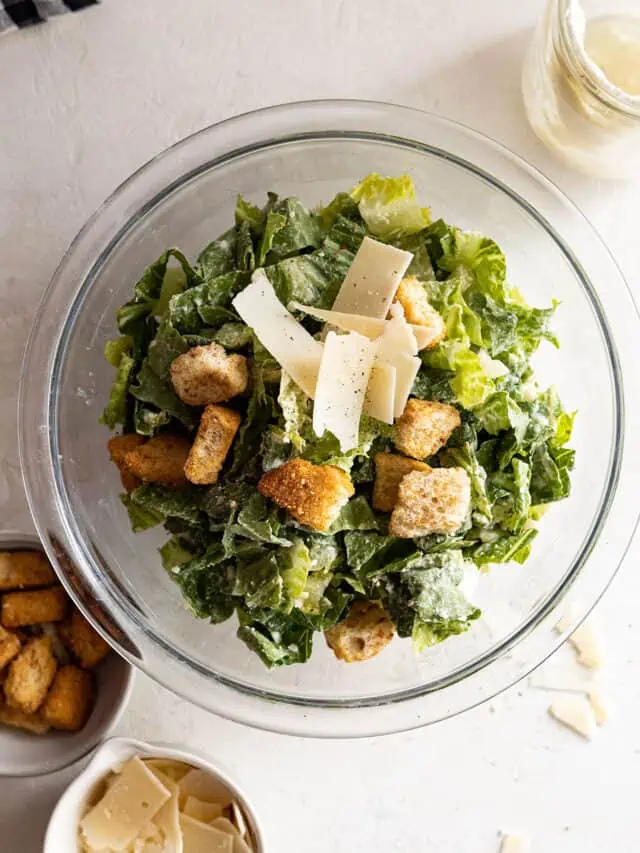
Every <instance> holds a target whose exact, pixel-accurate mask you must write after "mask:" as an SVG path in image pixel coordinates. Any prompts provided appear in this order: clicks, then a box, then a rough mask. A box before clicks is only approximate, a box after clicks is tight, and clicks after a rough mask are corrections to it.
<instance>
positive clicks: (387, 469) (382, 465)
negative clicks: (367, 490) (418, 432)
mask: <svg viewBox="0 0 640 853" xmlns="http://www.w3.org/2000/svg"><path fill="white" fill-rule="evenodd" d="M374 462H375V466H376V479H375V482H374V484H373V500H372V503H373V508H374V509H377V510H380V512H391V510H392V509H393V508H394V506H395V505H396V501H397V500H398V487H399V485H400V480H402V478H403V477H404V475H405V474H408V473H409V471H430V470H431V468H429V466H428V465H425V463H424V462H418V460H417V459H409V458H408V457H407V456H398V454H396V453H376V455H375V457H374Z"/></svg>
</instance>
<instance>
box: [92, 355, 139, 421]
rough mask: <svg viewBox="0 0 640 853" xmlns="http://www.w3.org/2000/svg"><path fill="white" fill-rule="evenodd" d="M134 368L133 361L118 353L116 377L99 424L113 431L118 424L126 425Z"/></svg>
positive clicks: (128, 356)
mask: <svg viewBox="0 0 640 853" xmlns="http://www.w3.org/2000/svg"><path fill="white" fill-rule="evenodd" d="M134 367H135V361H134V360H133V358H132V357H131V356H130V355H129V354H128V353H127V352H126V351H124V350H123V351H122V352H121V353H120V361H119V363H118V369H117V371H116V377H115V379H114V380H113V385H112V386H111V393H110V395H109V402H108V403H107V405H106V407H105V409H104V411H103V412H102V415H101V416H100V423H101V424H105V426H108V427H109V429H115V428H116V426H118V424H121V425H122V426H124V425H125V424H126V423H127V420H128V413H129V409H130V405H129V389H130V383H131V377H132V374H133V370H134Z"/></svg>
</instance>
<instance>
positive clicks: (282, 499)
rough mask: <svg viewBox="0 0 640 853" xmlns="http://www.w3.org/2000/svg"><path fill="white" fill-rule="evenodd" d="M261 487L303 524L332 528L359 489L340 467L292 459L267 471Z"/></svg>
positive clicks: (324, 528)
mask: <svg viewBox="0 0 640 853" xmlns="http://www.w3.org/2000/svg"><path fill="white" fill-rule="evenodd" d="M258 491H259V492H261V493H262V494H263V495H264V496H265V497H267V498H271V500H272V501H273V502H274V503H277V504H278V506H281V507H283V508H284V509H286V510H287V512H288V513H289V515H291V516H293V518H295V519H296V520H297V521H299V522H300V523H301V524H306V525H308V526H309V527H313V528H314V529H315V530H328V529H329V528H330V527H331V525H332V524H333V522H334V521H335V520H336V518H337V517H338V514H339V512H340V510H341V509H342V507H343V506H344V505H345V504H346V502H347V501H348V500H349V498H350V497H351V496H352V495H353V493H354V491H355V490H354V488H353V483H352V482H351V479H350V477H349V475H348V474H345V472H344V471H342V470H341V469H340V468H335V467H334V466H333V465H313V464H312V463H311V462H307V461H306V459H291V460H290V461H289V462H285V463H284V465H281V466H280V467H279V468H274V469H272V470H271V471H267V473H266V474H263V476H262V478H261V479H260V482H259V483H258Z"/></svg>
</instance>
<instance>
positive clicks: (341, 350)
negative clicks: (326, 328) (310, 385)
mask: <svg viewBox="0 0 640 853" xmlns="http://www.w3.org/2000/svg"><path fill="white" fill-rule="evenodd" d="M375 353H376V344H375V343H374V342H373V341H370V340H369V339H368V338H365V337H363V335H359V334H358V333H357V332H349V334H348V335H337V334H336V333H335V332H329V334H328V335H327V339H326V341H325V344H324V354H323V356H322V361H321V362H320V371H319V373H318V383H317V387H316V399H315V405H314V407H313V429H314V432H315V433H316V435H318V436H321V435H323V434H324V432H325V430H329V432H332V433H333V434H334V435H335V437H336V438H337V439H338V441H339V442H340V447H341V449H342V450H343V452H346V451H347V450H352V449H353V448H354V447H357V446H358V436H359V432H360V415H361V414H362V407H363V405H364V398H365V393H366V390H367V385H368V383H369V374H370V373H371V367H372V365H373V359H374V356H375Z"/></svg>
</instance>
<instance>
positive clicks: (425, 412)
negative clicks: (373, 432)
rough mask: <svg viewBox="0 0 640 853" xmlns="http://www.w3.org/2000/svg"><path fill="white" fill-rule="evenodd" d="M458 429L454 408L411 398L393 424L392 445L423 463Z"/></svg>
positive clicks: (446, 404)
mask: <svg viewBox="0 0 640 853" xmlns="http://www.w3.org/2000/svg"><path fill="white" fill-rule="evenodd" d="M459 426H460V413H459V412H458V410H457V409H456V408H455V406H450V405H449V404H448V403H436V402H433V401H431V400H417V399H416V398H415V397H411V398H410V399H409V400H408V401H407V405H406V406H405V410H404V412H403V413H402V416H401V417H400V418H399V419H398V421H397V422H396V427H395V431H394V436H393V441H394V444H395V446H396V447H397V448H398V450H401V451H402V452H403V453H405V454H406V455H407V456H413V457H414V459H426V458H427V457H429V456H432V455H433V454H434V453H435V452H436V451H437V450H440V448H441V447H444V445H445V444H446V443H447V441H449V438H450V437H451V433H452V432H453V431H454V429H456V428H457V427H459Z"/></svg>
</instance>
